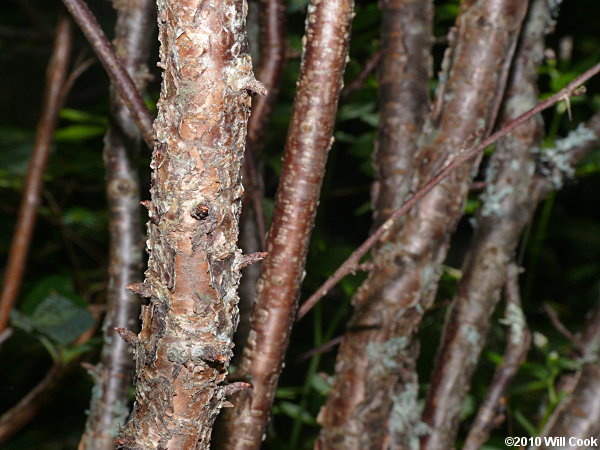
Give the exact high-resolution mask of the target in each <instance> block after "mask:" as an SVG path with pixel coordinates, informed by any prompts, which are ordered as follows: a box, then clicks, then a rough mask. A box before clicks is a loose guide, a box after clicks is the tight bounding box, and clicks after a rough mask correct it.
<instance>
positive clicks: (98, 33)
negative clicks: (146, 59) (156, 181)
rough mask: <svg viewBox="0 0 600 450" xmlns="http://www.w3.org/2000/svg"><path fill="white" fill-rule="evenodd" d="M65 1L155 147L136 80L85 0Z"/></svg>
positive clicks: (140, 126) (148, 142) (149, 143)
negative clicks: (134, 80)
mask: <svg viewBox="0 0 600 450" xmlns="http://www.w3.org/2000/svg"><path fill="white" fill-rule="evenodd" d="M63 2H64V4H65V6H66V7H67V9H68V10H69V12H70V13H71V14H72V15H73V18H74V19H75V22H77V24H78V25H79V27H80V28H81V31H83V34H84V35H85V37H86V38H87V40H88V42H89V43H90V45H91V46H92V48H93V50H94V52H96V55H97V56H98V59H99V60H100V62H101V63H102V65H103V66H104V68H105V69H106V72H107V73H108V76H109V77H110V79H111V82H112V83H113V86H114V87H115V89H116V90H117V92H118V93H119V95H120V96H121V99H122V100H123V102H124V103H125V105H127V108H129V111H130V112H131V115H132V117H133V119H134V120H135V122H136V123H137V125H138V127H139V128H140V131H141V133H142V136H143V138H144V141H145V142H146V145H147V146H148V147H149V148H153V147H154V132H153V130H152V120H153V118H152V114H150V111H149V110H148V108H147V107H146V104H145V103H144V99H143V98H142V96H141V94H140V92H139V90H138V89H137V87H136V85H135V83H134V82H133V80H132V79H131V77H130V76H129V74H128V73H127V70H126V69H125V67H123V64H122V63H121V61H120V60H119V57H118V56H117V55H116V53H115V50H114V48H113V46H112V45H111V43H110V41H109V40H108V38H107V37H106V35H105V34H104V32H103V31H102V28H100V25H99V24H98V21H97V20H96V18H95V17H94V15H93V14H92V12H91V11H90V9H89V8H88V6H87V4H86V3H85V1H84V0H63Z"/></svg>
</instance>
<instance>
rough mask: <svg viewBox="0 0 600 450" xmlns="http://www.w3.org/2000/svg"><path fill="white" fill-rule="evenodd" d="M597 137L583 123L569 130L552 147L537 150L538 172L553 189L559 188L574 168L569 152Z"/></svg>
mask: <svg viewBox="0 0 600 450" xmlns="http://www.w3.org/2000/svg"><path fill="white" fill-rule="evenodd" d="M595 139H598V136H597V135H596V133H594V131H592V130H590V129H589V128H587V127H586V126H585V125H584V124H579V126H578V127H577V128H576V129H575V130H573V131H571V132H570V133H569V134H568V135H567V136H566V137H564V138H562V139H558V140H557V141H556V142H555V143H554V146H553V147H548V148H543V149H542V150H540V151H539V167H538V170H539V172H540V173H541V174H542V175H544V176H546V177H547V178H548V179H549V180H550V181H551V182H552V185H553V186H554V188H555V189H560V188H561V187H562V185H563V182H564V180H565V178H567V179H568V178H571V177H572V176H573V174H574V173H575V170H574V169H573V167H572V166H571V154H570V152H571V151H572V150H573V149H575V148H576V147H578V146H580V145H583V144H585V143H587V142H589V141H593V140H595Z"/></svg>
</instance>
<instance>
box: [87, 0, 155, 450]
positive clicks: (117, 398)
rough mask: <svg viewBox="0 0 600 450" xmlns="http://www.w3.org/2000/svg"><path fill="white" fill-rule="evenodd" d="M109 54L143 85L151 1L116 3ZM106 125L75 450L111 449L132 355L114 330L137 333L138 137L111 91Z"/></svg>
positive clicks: (124, 407) (124, 408)
mask: <svg viewBox="0 0 600 450" xmlns="http://www.w3.org/2000/svg"><path fill="white" fill-rule="evenodd" d="M115 5H116V7H117V23H116V27H115V31H116V36H115V40H114V46H115V50H116V52H117V55H118V56H119V58H120V59H121V62H122V63H123V65H124V67H125V68H126V70H127V72H128V73H129V74H130V76H131V77H132V78H133V79H134V80H135V81H136V85H137V87H138V89H140V90H143V88H144V86H145V85H146V82H147V79H148V77H147V66H146V65H147V59H148V54H149V47H150V43H151V41H152V39H151V37H152V30H153V26H154V24H155V22H154V21H153V11H154V1H153V0H132V1H129V2H126V3H116V4H115ZM111 96H112V104H113V105H112V111H111V115H112V120H113V124H112V125H111V127H110V128H109V130H108V132H107V134H106V136H105V140H104V144H105V145H104V160H105V163H106V178H107V180H106V185H107V198H108V208H109V233H110V248H109V254H110V258H109V269H108V270H109V286H108V292H107V312H106V317H105V319H104V347H103V349H102V356H101V360H100V363H99V364H98V366H97V367H96V368H95V369H94V370H93V372H92V373H93V374H94V375H95V378H96V379H95V386H94V389H93V391H92V401H91V405H90V415H89V417H88V420H87V423H86V429H85V431H84V434H83V436H82V438H81V442H80V444H79V448H80V449H93V450H101V449H106V450H112V449H114V440H115V438H116V437H117V434H118V430H119V427H120V426H122V425H123V424H124V423H125V420H126V419H127V415H128V414H129V408H128V404H127V403H128V402H127V398H128V392H129V389H130V387H131V378H132V373H133V366H134V363H133V352H132V348H131V346H130V345H128V344H127V343H126V342H125V341H124V340H123V339H121V338H120V337H119V336H118V335H117V333H116V331H115V328H126V329H129V330H135V331H137V330H138V329H139V325H138V322H139V320H138V316H139V310H140V308H139V299H138V297H137V295H135V294H134V293H133V292H131V291H129V290H127V289H126V287H127V286H128V285H130V284H132V283H134V282H138V281H140V278H141V272H142V249H143V247H142V238H141V234H140V229H141V220H140V218H141V216H140V204H139V203H140V187H139V180H138V170H137V163H138V159H137V156H138V153H139V146H140V133H139V131H138V128H137V126H136V123H135V121H134V120H133V119H132V117H131V115H130V113H129V111H128V109H127V106H126V105H125V104H124V103H123V102H122V101H121V100H120V98H119V96H118V95H117V93H116V91H115V89H114V88H113V89H112V93H111Z"/></svg>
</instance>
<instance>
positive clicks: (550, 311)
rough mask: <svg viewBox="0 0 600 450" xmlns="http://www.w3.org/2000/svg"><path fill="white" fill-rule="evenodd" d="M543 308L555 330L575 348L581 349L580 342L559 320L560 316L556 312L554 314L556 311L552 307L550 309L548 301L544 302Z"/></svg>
mask: <svg viewBox="0 0 600 450" xmlns="http://www.w3.org/2000/svg"><path fill="white" fill-rule="evenodd" d="M543 308H544V312H545V313H546V315H547V316H548V318H549V319H550V322H552V325H553V326H554V328H556V331H558V332H559V333H560V334H562V335H563V336H564V337H566V338H567V339H568V340H569V341H571V343H572V344H573V346H574V347H575V348H577V349H578V350H581V342H579V339H578V338H577V336H575V335H574V334H573V333H571V332H570V331H569V329H568V328H567V327H566V326H565V325H564V324H563V323H562V322H561V321H560V318H559V317H558V314H556V311H554V309H552V307H551V306H550V305H549V304H548V303H544V306H543Z"/></svg>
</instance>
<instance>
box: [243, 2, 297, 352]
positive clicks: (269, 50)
mask: <svg viewBox="0 0 600 450" xmlns="http://www.w3.org/2000/svg"><path fill="white" fill-rule="evenodd" d="M287 3H288V0H261V1H260V11H259V17H258V19H259V21H260V59H259V61H260V63H259V66H258V69H257V71H256V73H257V79H258V80H259V81H260V82H261V83H263V85H264V86H265V87H266V88H267V89H268V91H269V93H268V94H267V95H264V96H260V97H256V98H254V99H253V103H252V113H251V114H250V119H249V121H248V137H247V140H246V155H245V158H244V177H245V178H244V188H245V191H246V195H248V196H249V197H250V201H247V202H245V203H244V210H243V211H242V217H241V219H240V246H241V247H242V250H243V251H244V253H254V252H257V251H262V250H264V248H265V234H266V233H265V214H264V208H263V197H264V189H263V183H262V180H261V176H260V175H261V174H260V173H259V170H258V167H259V166H260V165H259V164H258V160H259V159H260V158H258V155H257V153H258V152H259V151H260V150H261V149H262V146H263V141H264V137H265V133H266V130H267V127H268V124H269V119H270V117H271V113H272V111H273V106H274V105H275V102H276V101H277V94H278V91H279V83H280V80H281V74H282V72H283V68H284V65H285V49H286V35H285V22H286V21H285V14H286V7H287ZM259 276H260V266H259V265H252V266H249V267H247V268H246V269H244V271H243V275H242V280H241V282H240V325H239V326H238V331H237V333H236V358H238V355H239V357H241V351H242V350H243V347H244V345H245V342H246V340H247V338H248V333H249V331H250V315H251V314H252V309H253V307H254V302H255V299H256V282H257V281H258V277H259ZM238 352H240V353H238Z"/></svg>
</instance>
